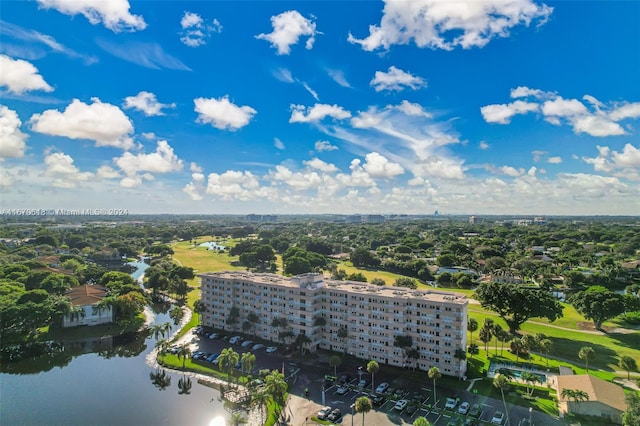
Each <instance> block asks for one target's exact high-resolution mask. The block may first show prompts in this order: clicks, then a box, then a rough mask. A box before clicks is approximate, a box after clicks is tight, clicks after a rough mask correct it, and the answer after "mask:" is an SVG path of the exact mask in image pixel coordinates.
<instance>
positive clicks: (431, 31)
mask: <svg viewBox="0 0 640 426" xmlns="http://www.w3.org/2000/svg"><path fill="white" fill-rule="evenodd" d="M552 11H553V8H551V7H548V6H546V5H544V4H542V5H537V4H535V3H534V2H533V1H531V0H507V1H505V0H483V1H465V2H458V1H446V0H412V1H405V0H385V6H384V10H383V16H382V20H381V22H380V25H370V26H369V35H368V36H367V37H366V38H364V39H357V38H355V37H354V36H353V35H351V34H349V38H348V40H349V41H350V42H351V43H356V44H359V45H360V46H362V48H363V49H364V50H366V51H373V50H376V49H379V48H384V49H385V50H388V49H389V48H390V47H391V46H392V45H395V44H409V43H410V42H411V41H413V42H414V43H415V44H416V46H418V47H429V48H431V49H445V50H451V49H454V48H455V47H462V48H463V49H469V48H472V47H483V46H485V45H486V44H487V43H489V41H490V40H491V39H493V38H496V37H508V36H509V32H510V30H511V29H512V28H514V27H516V26H519V25H525V26H529V25H530V24H531V23H532V22H534V21H537V22H538V23H539V24H544V23H545V22H546V20H547V19H548V17H549V15H551V13H552Z"/></svg>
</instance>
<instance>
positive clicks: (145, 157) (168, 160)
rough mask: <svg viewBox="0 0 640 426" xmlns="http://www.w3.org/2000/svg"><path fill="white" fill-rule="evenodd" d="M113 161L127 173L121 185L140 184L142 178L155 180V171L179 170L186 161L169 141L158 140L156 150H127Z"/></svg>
mask: <svg viewBox="0 0 640 426" xmlns="http://www.w3.org/2000/svg"><path fill="white" fill-rule="evenodd" d="M113 162H114V163H115V164H116V165H117V166H118V167H119V168H120V170H122V171H123V172H124V174H125V175H126V176H125V177H124V178H123V179H122V180H121V181H120V185H121V186H124V187H133V186H139V185H140V184H141V183H142V179H143V178H144V179H147V180H153V174H154V173H160V174H163V173H171V172H178V171H180V170H182V168H183V167H184V162H183V161H182V160H181V159H179V158H178V156H177V155H176V154H175V153H174V151H173V148H172V147H171V146H170V145H169V144H168V143H167V141H158V143H157V145H156V150H155V152H152V153H150V154H143V153H140V154H132V153H130V152H128V151H127V152H125V153H124V154H122V155H121V156H120V157H116V158H114V159H113Z"/></svg>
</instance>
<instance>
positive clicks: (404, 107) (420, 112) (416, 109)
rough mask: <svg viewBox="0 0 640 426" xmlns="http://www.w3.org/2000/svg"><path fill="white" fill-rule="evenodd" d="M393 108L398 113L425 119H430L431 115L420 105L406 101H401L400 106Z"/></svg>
mask: <svg viewBox="0 0 640 426" xmlns="http://www.w3.org/2000/svg"><path fill="white" fill-rule="evenodd" d="M395 108H396V109H397V110H398V111H402V112H404V113H405V114H406V115H413V116H417V117H426V118H431V117H432V116H431V114H429V113H428V112H427V111H425V109H424V108H422V105H420V104H416V103H412V102H409V101H407V100H404V101H402V102H401V103H400V105H398V106H396V107H395Z"/></svg>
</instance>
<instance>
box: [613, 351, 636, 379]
mask: <svg viewBox="0 0 640 426" xmlns="http://www.w3.org/2000/svg"><path fill="white" fill-rule="evenodd" d="M618 365H619V366H620V368H622V369H623V370H624V371H626V372H627V380H630V379H631V375H630V373H631V372H632V371H636V370H638V365H637V363H636V360H635V359H634V358H631V357H630V356H629V355H623V356H621V357H620V361H619V362H618Z"/></svg>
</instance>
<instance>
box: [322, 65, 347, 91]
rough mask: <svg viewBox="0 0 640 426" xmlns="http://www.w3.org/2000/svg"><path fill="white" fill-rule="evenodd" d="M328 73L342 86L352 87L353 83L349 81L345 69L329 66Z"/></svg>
mask: <svg viewBox="0 0 640 426" xmlns="http://www.w3.org/2000/svg"><path fill="white" fill-rule="evenodd" d="M327 74H329V77H331V78H332V79H333V81H335V82H336V83H338V84H339V85H340V86H342V87H347V88H351V84H349V82H348V81H347V78H346V77H345V75H344V71H342V70H336V69H330V68H328V69H327Z"/></svg>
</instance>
